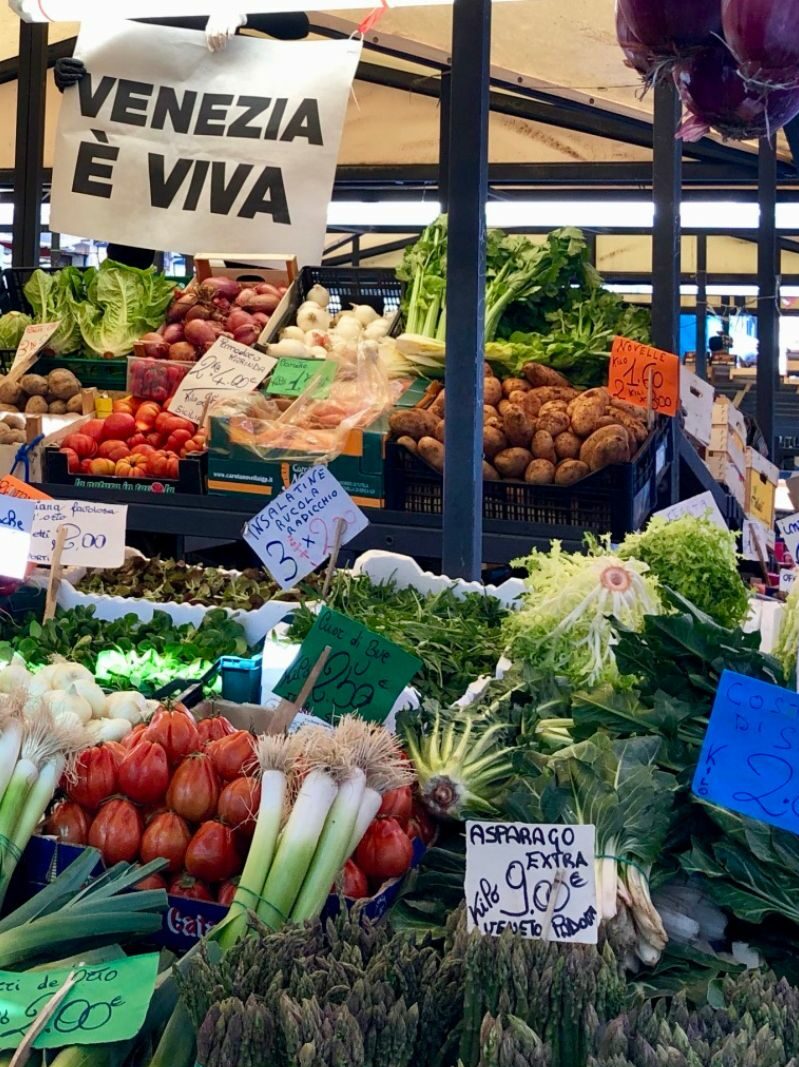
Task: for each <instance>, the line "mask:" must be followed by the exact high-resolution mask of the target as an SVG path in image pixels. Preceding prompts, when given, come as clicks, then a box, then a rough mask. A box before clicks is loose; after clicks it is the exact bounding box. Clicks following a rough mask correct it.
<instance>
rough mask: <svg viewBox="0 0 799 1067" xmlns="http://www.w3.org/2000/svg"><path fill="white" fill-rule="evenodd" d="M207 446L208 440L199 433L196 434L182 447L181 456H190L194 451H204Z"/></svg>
mask: <svg viewBox="0 0 799 1067" xmlns="http://www.w3.org/2000/svg"><path fill="white" fill-rule="evenodd" d="M206 447H207V444H206V440H205V438H204V437H201V436H200V435H199V434H195V435H194V437H192V438H190V439H189V440H188V441H187V442H186V443H185V444H184V445H183V447H182V448H181V450H180V454H181V456H190V455H191V454H192V452H204V451H205V449H206Z"/></svg>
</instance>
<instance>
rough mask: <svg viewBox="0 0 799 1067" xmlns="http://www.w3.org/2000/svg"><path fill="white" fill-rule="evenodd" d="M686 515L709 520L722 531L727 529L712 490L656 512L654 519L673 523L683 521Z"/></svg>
mask: <svg viewBox="0 0 799 1067" xmlns="http://www.w3.org/2000/svg"><path fill="white" fill-rule="evenodd" d="M684 515H693V516H694V518H696V519H708V520H709V521H710V522H712V523H715V525H716V526H718V527H719V528H720V529H722V530H726V529H727V523H726V522H725V521H724V516H723V515H722V514H721V511H720V509H719V506H718V504H717V503H716V501H715V499H714V497H713V494H712V493H711V492H710V490H708V491H707V492H706V493H699V494H698V495H697V496H690V497H688V499H687V500H680V501H679V503H677V504H672V505H671V507H668V508H664V509H663V510H662V511H656V512H655V514H654V515H653V516H652V518H653V519H668V520H669V521H670V522H673V521H674V519H681V518H682V517H683V516H684Z"/></svg>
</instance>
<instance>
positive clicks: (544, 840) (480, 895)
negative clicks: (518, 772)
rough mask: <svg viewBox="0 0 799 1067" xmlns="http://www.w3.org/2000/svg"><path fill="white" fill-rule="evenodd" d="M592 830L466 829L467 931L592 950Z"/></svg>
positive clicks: (470, 825)
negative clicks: (509, 933)
mask: <svg viewBox="0 0 799 1067" xmlns="http://www.w3.org/2000/svg"><path fill="white" fill-rule="evenodd" d="M594 840H595V829H594V827H593V826H553V825H544V824H543V823H541V824H534V823H521V822H510V823H508V822H505V823H497V822H467V823H466V881H465V883H464V890H465V894H466V919H467V925H468V928H469V930H480V931H481V932H482V933H484V934H494V935H496V934H501V933H502V931H503V930H508V929H510V930H513V931H514V932H515V933H517V934H519V935H520V936H521V937H527V938H532V939H534V940H543V941H573V942H578V943H580V944H584V945H595V944H596V942H597V931H598V929H599V916H598V914H597V907H596V878H595V876H594Z"/></svg>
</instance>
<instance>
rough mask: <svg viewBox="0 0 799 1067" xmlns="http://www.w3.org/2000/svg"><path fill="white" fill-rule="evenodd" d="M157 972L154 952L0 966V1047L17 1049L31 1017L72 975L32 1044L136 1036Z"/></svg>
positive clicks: (43, 1045) (94, 1042)
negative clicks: (32, 967) (44, 966)
mask: <svg viewBox="0 0 799 1067" xmlns="http://www.w3.org/2000/svg"><path fill="white" fill-rule="evenodd" d="M157 974H158V953H157V952H151V953H148V954H147V955H146V956H130V957H126V958H124V959H119V960H111V961H110V962H107V963H96V964H86V965H84V966H82V967H81V966H76V967H73V968H60V969H58V970H52V971H28V972H19V973H17V972H14V971H0V1049H8V1048H17V1046H18V1045H20V1044H21V1043H22V1041H23V1040H24V1038H25V1035H26V1034H27V1032H28V1030H29V1028H30V1027H31V1026H32V1025H33V1024H34V1022H35V1021H36V1017H37V1015H38V1014H39V1012H40V1011H41V1010H42V1008H44V1006H45V1005H46V1004H47V1003H48V1001H50V1000H51V999H52V998H53V996H54V995H55V994H56V993H57V992H58V990H59V989H60V988H61V987H62V986H63V985H64V984H65V983H66V982H67V980H68V979H69V978H70V976H72V977H73V978H74V984H73V985H72V986H71V988H70V990H69V992H68V993H66V994H65V996H64V998H63V999H62V1000H61V1001H60V1002H59V1004H58V1005H57V1006H56V1008H55V1010H54V1011H53V1012H52V1014H51V1015H50V1019H49V1021H48V1023H47V1025H46V1026H45V1027H44V1029H43V1030H42V1032H41V1033H40V1034H39V1036H38V1037H37V1038H36V1040H35V1041H34V1042H33V1047H34V1048H61V1047H62V1046H63V1045H99V1044H105V1043H106V1042H110V1041H126V1040H127V1039H128V1038H131V1037H135V1036H136V1034H138V1032H139V1030H141V1028H142V1025H143V1024H144V1018H145V1016H146V1015H147V1010H148V1008H149V1007H150V998H151V997H152V995H153V989H154V988H155V978H156V975H157Z"/></svg>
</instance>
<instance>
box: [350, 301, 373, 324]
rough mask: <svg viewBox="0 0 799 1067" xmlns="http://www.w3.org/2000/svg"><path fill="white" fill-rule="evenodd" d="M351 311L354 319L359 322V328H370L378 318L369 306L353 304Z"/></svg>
mask: <svg viewBox="0 0 799 1067" xmlns="http://www.w3.org/2000/svg"><path fill="white" fill-rule="evenodd" d="M352 310H353V314H354V315H355V318H356V319H357V320H358V322H360V324H361V326H370V325H371V324H372V323H373V322H375V321H376V320H377V319H379V318H380V316H379V315H378V313H377V312H376V311H375V309H374V308H373V307H372V306H371V304H353V305H352Z"/></svg>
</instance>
